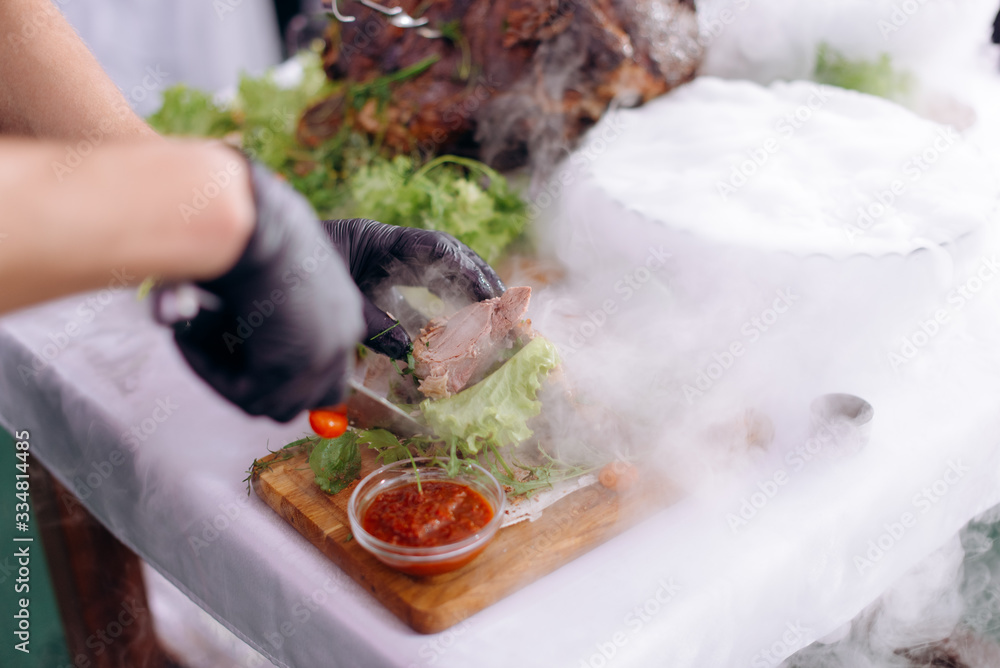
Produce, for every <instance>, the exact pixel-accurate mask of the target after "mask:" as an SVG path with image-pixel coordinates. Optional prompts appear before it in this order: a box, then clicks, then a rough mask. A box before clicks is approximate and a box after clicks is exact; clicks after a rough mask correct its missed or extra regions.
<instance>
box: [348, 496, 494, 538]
mask: <svg viewBox="0 0 1000 668" xmlns="http://www.w3.org/2000/svg"><path fill="white" fill-rule="evenodd" d="M491 519H493V506H492V505H491V504H490V502H489V501H487V500H486V499H485V498H483V495H482V494H480V493H479V492H477V491H476V490H474V489H472V488H471V487H469V486H468V485H463V484H461V483H457V482H451V481H448V480H433V481H430V480H429V481H427V482H424V483H422V484H421V485H417V483H415V482H411V483H407V484H405V485H400V486H398V487H394V488H392V489H388V490H386V491H384V492H382V493H380V494H379V495H377V496H376V497H375V498H374V499H372V502H371V505H369V506H368V511H367V512H366V513H365V515H364V519H363V520H362V523H361V525H362V526H363V527H364V529H365V531H367V532H368V533H370V534H371V535H372V536H374V537H375V538H378V539H379V540H383V541H385V542H387V543H391V544H393V545H408V546H412V547H433V546H437V545H444V544H447V543H455V542H458V541H460V540H463V539H465V538H468V537H469V536H472V535H475V533H476V532H477V531H479V530H480V529H482V528H483V527H484V526H486V525H487V524H489V521H490V520H491Z"/></svg>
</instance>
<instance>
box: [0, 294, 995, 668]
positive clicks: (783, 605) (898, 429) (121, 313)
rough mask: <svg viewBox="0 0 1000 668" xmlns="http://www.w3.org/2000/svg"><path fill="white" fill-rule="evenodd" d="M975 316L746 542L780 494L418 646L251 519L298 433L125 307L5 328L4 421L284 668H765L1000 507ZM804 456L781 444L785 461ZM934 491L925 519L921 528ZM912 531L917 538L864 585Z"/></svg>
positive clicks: (792, 485) (901, 382) (297, 541)
mask: <svg viewBox="0 0 1000 668" xmlns="http://www.w3.org/2000/svg"><path fill="white" fill-rule="evenodd" d="M990 289H991V290H992V288H990ZM983 295H984V296H983V298H982V299H979V300H977V301H975V302H973V303H972V304H971V305H970V306H969V308H968V309H967V310H966V311H965V312H964V313H963V314H962V317H961V318H960V319H958V320H956V321H955V322H954V323H953V324H952V326H951V327H950V328H949V330H948V332H945V333H943V334H941V335H940V336H938V338H937V339H936V340H935V342H934V346H930V347H928V348H927V349H926V350H925V351H923V353H922V355H921V357H920V358H919V360H917V361H916V363H915V364H913V365H912V366H911V367H910V370H909V371H908V372H907V373H904V374H902V375H899V376H894V377H891V378H889V377H886V378H877V377H873V378H869V379H867V380H865V381H863V382H862V383H861V385H859V386H858V387H857V389H858V393H859V394H862V395H863V396H865V397H866V398H868V399H869V400H870V401H871V402H872V403H873V405H875V407H876V412H877V420H876V422H875V429H874V432H873V435H872V441H871V443H870V445H869V446H868V447H867V449H865V450H864V451H863V452H862V453H860V454H859V455H857V456H856V457H853V458H850V459H846V460H841V461H839V462H825V461H824V462H818V461H816V462H811V463H810V464H809V465H808V466H805V467H802V468H801V470H798V471H793V470H786V473H787V482H786V483H784V484H782V485H781V487H780V490H779V492H778V493H776V494H774V495H773V496H772V497H771V498H770V499H769V500H768V502H767V504H766V505H765V506H764V507H763V509H761V511H760V512H759V513H758V516H757V517H755V518H754V519H753V521H752V522H749V523H748V526H747V527H746V528H745V529H744V530H741V531H739V532H734V531H733V530H732V529H731V528H730V524H729V521H728V520H727V517H728V515H729V514H730V513H734V512H739V508H740V505H741V502H742V499H744V498H747V497H748V495H749V494H751V493H753V492H754V491H756V490H757V489H758V486H757V483H758V482H760V481H763V480H766V479H767V478H768V477H773V476H772V474H773V472H774V471H770V470H766V469H765V470H755V471H752V472H750V473H748V474H746V475H744V476H743V477H742V480H736V481H734V484H733V485H732V486H731V487H730V489H727V490H722V491H718V490H717V491H716V492H713V493H710V494H707V493H706V494H696V495H694V496H692V497H689V498H688V499H687V500H686V501H683V502H681V503H679V504H677V505H675V506H673V507H671V508H670V509H668V510H666V511H665V512H662V513H660V514H658V515H656V516H655V517H653V518H652V519H650V520H648V521H647V522H645V523H643V524H641V525H639V526H638V527H636V528H634V529H632V530H630V531H628V532H626V533H625V534H623V535H622V536H620V537H619V538H617V539H615V540H613V541H611V542H609V543H607V544H605V545H604V546H602V547H600V548H598V549H595V550H593V551H592V552H590V553H589V554H587V555H585V556H583V557H581V558H579V559H577V560H576V561H574V562H572V563H571V564H570V565H568V566H565V567H563V568H561V569H559V570H558V571H556V572H555V573H553V574H551V575H549V576H548V577H546V578H544V579H542V580H540V581H538V582H536V583H534V584H531V585H529V586H527V587H525V588H524V589H522V590H521V591H520V592H518V593H516V594H514V595H512V596H510V597H509V598H507V599H505V600H503V601H501V602H499V603H497V604H496V605H493V606H492V607H490V608H488V609H487V610H485V611H484V612H482V613H480V614H477V615H475V616H473V617H472V618H471V619H469V620H468V621H467V622H465V623H463V624H460V625H459V626H457V627H455V628H454V629H453V630H451V631H447V632H445V633H443V634H440V635H437V636H421V635H419V634H416V633H414V632H413V631H411V630H409V629H408V628H407V627H406V626H405V625H403V624H402V623H401V622H400V621H398V620H397V619H396V618H395V617H393V616H392V615H391V614H390V613H389V612H388V611H387V610H385V609H384V608H383V607H382V606H381V605H380V604H379V603H378V602H376V601H375V600H374V599H373V598H372V597H371V596H370V595H369V594H368V593H366V592H365V591H364V590H362V589H361V588H360V587H359V586H357V585H355V584H354V583H353V582H352V581H350V580H349V579H347V578H346V576H344V575H343V574H342V573H341V572H340V571H339V570H338V569H337V568H336V567H334V566H333V565H332V564H331V563H330V562H329V561H328V560H327V559H326V558H325V557H323V556H322V555H321V554H320V553H319V552H318V551H317V550H316V549H314V548H313V547H312V546H311V545H309V544H308V543H307V542H306V541H305V540H304V539H303V538H301V537H300V536H299V535H298V534H297V533H296V532H295V531H294V530H293V529H292V528H291V527H290V526H289V525H287V524H286V523H285V522H284V521H283V520H281V519H280V518H279V517H278V516H277V515H276V514H275V513H273V512H272V511H271V510H270V509H269V508H268V507H267V506H265V505H264V504H263V503H262V502H260V501H259V500H258V499H257V498H256V497H255V496H251V497H249V498H248V497H247V491H246V487H245V483H244V482H243V478H244V477H245V471H246V469H247V466H248V465H249V464H250V462H251V461H252V459H253V458H255V457H257V456H260V455H262V454H263V453H265V452H266V450H267V448H268V446H270V447H271V448H272V449H273V448H276V447H279V446H281V445H283V444H284V443H286V442H288V441H289V440H291V439H293V438H295V437H297V436H299V435H300V434H302V433H303V432H304V431H305V430H306V428H307V426H306V423H305V421H304V420H302V419H299V420H298V421H296V422H293V423H292V424H290V425H284V426H281V425H277V424H275V423H273V422H270V421H268V420H265V419H250V418H248V417H246V416H245V415H243V414H241V413H240V412H239V411H237V410H236V409H235V408H233V407H231V406H229V405H227V404H226V403H225V402H223V401H222V400H220V399H218V398H217V397H215V396H214V395H213V394H212V392H211V391H210V390H209V389H207V388H206V387H205V386H204V385H202V384H201V382H200V381H199V380H198V379H197V378H195V377H194V376H193V375H192V374H191V373H190V372H189V371H188V369H187V367H186V366H185V365H184V363H183V361H182V360H181V358H180V357H179V356H178V354H177V352H176V351H175V350H174V348H173V346H172V343H171V341H170V338H169V336H168V333H167V331H165V330H163V329H161V328H159V327H157V326H155V325H153V324H152V323H151V322H150V320H149V318H148V316H147V314H146V306H145V305H144V304H139V303H137V302H136V301H135V299H134V295H133V293H131V292H125V291H117V292H116V291H114V290H108V291H103V292H98V293H93V294H90V295H79V296H74V297H71V298H68V299H65V300H62V301H59V302H55V303H51V304H49V305H46V306H43V307H40V308H38V309H35V310H30V311H24V312H21V313H18V314H14V315H12V316H8V317H7V318H6V319H4V320H3V321H0V419H2V422H3V424H4V426H6V427H7V428H8V429H11V430H15V429H16V430H22V429H27V430H29V431H30V434H31V438H30V440H31V444H32V445H31V448H32V453H33V454H34V455H35V456H36V457H37V458H38V460H39V461H41V462H42V463H43V464H44V465H45V466H46V467H47V468H48V469H49V470H50V471H52V472H53V473H54V474H55V476H56V477H57V478H59V479H60V481H61V482H63V483H64V484H65V485H66V486H67V487H70V488H73V489H75V490H76V493H77V494H78V495H79V497H80V498H81V499H82V501H83V503H84V504H85V505H86V506H87V508H88V509H89V510H90V511H91V512H92V513H93V514H94V515H95V516H96V517H97V518H99V519H100V520H101V521H102V522H103V523H104V524H105V525H106V526H107V527H108V528H109V529H110V530H111V531H112V532H113V533H114V534H115V535H117V536H118V537H119V538H120V539H121V540H122V541H123V542H125V543H126V544H127V545H129V546H130V547H131V548H132V549H134V550H135V551H136V552H138V553H139V555H141V556H142V558H144V559H146V560H147V561H148V562H149V563H150V564H152V565H153V566H154V567H155V568H156V569H157V570H159V571H160V572H161V573H163V574H164V575H165V576H166V577H167V578H168V579H170V580H171V581H172V582H174V583H175V584H176V585H177V586H178V587H180V588H181V589H182V590H183V591H185V592H186V593H187V594H188V595H189V596H191V597H192V599H194V600H195V601H196V602H198V603H199V604H200V605H201V606H202V607H203V608H205V609H206V610H208V611H209V612H210V613H211V614H212V615H213V616H215V617H216V618H217V619H219V620H220V621H222V622H223V623H224V624H225V625H226V626H228V627H229V628H230V629H232V630H233V631H235V632H236V633H237V634H238V635H240V636H241V637H242V638H244V639H246V640H247V641H248V642H249V643H250V644H251V645H253V646H254V647H256V648H258V649H260V650H261V651H262V652H263V653H264V654H266V655H267V656H268V657H269V658H271V659H272V660H273V661H274V662H275V663H276V664H278V665H282V666H297V667H299V668H312V667H314V666H320V665H323V666H363V667H365V668H375V667H378V666H412V665H418V666H420V665H436V666H456V667H459V666H462V667H467V666H472V665H475V666H494V665H495V666H508V665H539V666H541V665H544V666H569V667H573V668H577V667H578V666H582V665H590V666H601V665H606V664H607V661H606V659H605V658H604V657H605V656H607V655H613V664H607V665H615V666H637V667H644V668H645V667H648V666H654V665H656V666H673V667H677V666H699V667H705V666H748V665H753V666H760V665H776V662H777V661H778V660H780V659H781V658H782V657H783V656H785V655H788V654H790V653H791V652H793V651H794V650H796V649H798V648H799V647H802V646H804V645H806V644H808V643H809V642H811V641H812V640H814V639H816V638H818V637H822V636H824V635H826V634H828V633H830V632H831V631H833V630H835V629H836V628H837V627H838V626H840V625H841V624H843V623H844V622H846V621H847V620H849V619H851V618H852V617H853V616H854V615H855V614H857V613H858V611H859V610H861V609H862V608H863V607H864V606H865V605H867V604H868V603H870V602H871V600H872V599H873V598H874V597H875V596H876V595H877V594H878V593H879V592H881V591H883V590H884V589H885V588H887V587H888V586H889V585H890V584H891V583H892V582H893V581H894V580H895V579H896V578H898V577H899V576H900V575H901V574H902V573H904V572H905V571H906V570H907V569H908V568H910V567H911V566H912V565H913V564H914V563H916V562H917V561H918V560H920V559H921V558H922V557H923V556H924V555H926V554H928V553H930V552H931V551H933V550H934V549H936V548H937V547H938V546H940V545H941V544H943V543H944V542H945V541H947V540H948V539H949V538H950V537H951V536H953V535H954V533H955V532H956V531H957V530H958V529H959V528H960V527H961V526H962V525H963V524H964V523H965V522H966V521H967V520H968V519H969V518H970V517H971V516H972V515H973V514H975V513H976V512H979V511H981V510H984V509H986V508H988V507H990V506H992V505H993V504H995V503H997V502H998V501H1000V480H998V477H1000V476H998V472H1000V439H998V436H997V434H998V433H1000V432H998V430H997V427H998V422H1000V417H998V411H997V407H998V406H1000V347H998V346H996V345H994V344H993V341H996V340H1000V318H998V317H997V312H998V309H996V308H995V299H993V298H991V296H990V294H989V293H988V292H984V293H983ZM74 323H75V325H76V326H77V327H78V328H79V329H77V327H72V326H71V325H72V324H74ZM67 328H68V329H69V331H72V332H73V333H74V335H72V336H71V335H69V334H67V333H66V332H67ZM33 365H34V366H33ZM793 446H794V444H793V443H786V442H783V441H782V438H781V434H779V439H778V442H777V443H776V444H775V447H776V448H777V449H779V450H782V449H784V450H788V449H790V448H791V447H793ZM901 462H902V463H901ZM956 467H958V469H959V470H960V473H959V474H955V473H952V474H948V471H949V470H952V471H954V470H955V469H956ZM956 475H957V478H956ZM946 478H947V480H949V481H951V482H949V483H948V484H947V488H946V489H945V490H944V492H945V493H940V494H935V495H934V501H933V503H929V504H926V505H927V508H926V510H925V509H924V508H923V505H920V506H917V505H915V501H914V498H915V495H919V494H920V493H921V489H922V488H926V487H927V486H928V485H933V484H934V482H935V481H936V480H944V479H946ZM941 491H942V490H940V489H939V490H938V492H941ZM906 512H909V513H911V514H913V515H914V516H915V517H916V519H917V522H916V525H915V526H913V527H907V528H906V530H905V532H904V535H902V536H901V537H897V538H894V539H893V540H892V541H891V542H893V543H894V546H891V547H890V548H889V549H885V550H883V551H882V554H876V555H874V557H873V559H872V560H871V561H872V563H871V564H870V566H866V567H863V568H860V569H859V567H858V565H857V561H856V559H857V557H858V556H859V555H864V554H866V551H867V550H869V541H876V542H877V541H879V540H880V537H881V536H882V534H884V533H886V532H890V533H891V530H892V525H893V524H894V523H897V522H899V519H900V517H901V515H902V514H903V513H906ZM888 542H889V541H888V540H886V539H882V543H883V544H887V543H888ZM525 558H530V556H528V554H527V553H526V557H525Z"/></svg>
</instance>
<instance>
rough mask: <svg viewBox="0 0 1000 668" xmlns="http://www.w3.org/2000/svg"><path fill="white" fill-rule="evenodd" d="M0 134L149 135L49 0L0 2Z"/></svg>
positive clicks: (94, 139) (99, 137) (68, 136)
mask: <svg viewBox="0 0 1000 668" xmlns="http://www.w3.org/2000/svg"><path fill="white" fill-rule="evenodd" d="M0 133H4V134H16V135H24V136H33V137H40V138H41V137H47V138H53V139H64V140H81V139H86V140H88V141H90V142H91V143H100V142H102V141H104V140H113V139H136V138H140V137H156V134H155V133H154V132H153V131H152V130H151V129H150V128H149V126H147V125H146V124H145V123H144V122H143V121H142V119H140V118H139V117H138V116H136V115H135V113H133V112H132V110H131V108H130V107H129V105H128V102H127V101H126V100H125V98H124V96H123V95H122V94H121V92H120V91H119V90H118V89H117V88H116V87H115V85H114V83H112V81H111V80H110V79H109V78H108V76H107V75H106V74H105V73H104V71H103V70H102V69H101V67H100V65H99V64H98V63H97V60H96V59H95V58H94V56H93V55H92V54H91V53H90V51H89V50H88V49H87V47H86V46H85V45H84V44H83V42H82V41H81V40H80V38H79V37H78V36H77V34H76V33H75V32H74V31H73V28H72V27H71V26H70V25H69V24H68V23H67V22H66V20H65V19H64V18H63V16H62V14H61V13H60V12H59V10H58V9H57V8H56V7H55V6H54V5H53V3H52V2H51V0H3V2H0Z"/></svg>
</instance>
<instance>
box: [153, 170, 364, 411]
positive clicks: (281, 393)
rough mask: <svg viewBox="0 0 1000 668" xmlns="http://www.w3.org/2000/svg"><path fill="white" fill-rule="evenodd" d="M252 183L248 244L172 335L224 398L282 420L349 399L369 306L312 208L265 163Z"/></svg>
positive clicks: (206, 287)
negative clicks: (254, 219)
mask: <svg viewBox="0 0 1000 668" xmlns="http://www.w3.org/2000/svg"><path fill="white" fill-rule="evenodd" d="M250 180H251V186H252V188H253V195H254V203H255V205H256V211H257V222H256V228H255V229H254V232H253V234H252V236H251V238H250V242H249V244H248V245H247V247H246V250H244V252H243V255H242V256H241V257H240V259H239V260H238V261H237V262H236V265H235V266H234V267H233V268H232V269H230V270H229V271H228V272H227V273H226V274H224V275H223V276H221V277H219V278H217V279H214V280H211V281H205V282H202V283H198V284H197V286H198V288H200V290H202V291H205V292H207V293H209V294H208V295H204V293H202V294H203V297H202V298H201V299H200V300H199V301H201V302H202V303H203V304H206V305H207V308H203V309H201V311H200V312H198V313H197V315H195V316H194V317H193V318H192V319H191V320H190V321H182V322H177V323H176V324H174V325H173V327H174V338H175V339H176V341H177V345H178V346H179V347H180V350H181V352H182V353H183V355H184V357H185V358H186V359H187V361H188V363H189V364H190V365H191V367H192V368H193V369H194V370H195V371H196V372H197V373H198V375H200V376H201V377H202V378H203V379H205V381H206V382H208V384H209V385H211V386H212V387H213V388H215V389H216V390H217V391H218V392H219V393H220V394H222V395H223V396H224V397H226V398H227V399H229V400H230V401H232V402H233V403H234V404H236V405H237V406H239V407H240V408H242V409H243V410H245V411H246V412H247V413H250V414H252V415H268V416H270V417H272V418H274V419H275V420H280V421H283V422H284V421H288V420H291V419H292V418H294V417H295V416H296V415H298V414H299V413H300V412H301V411H302V410H306V409H312V408H317V407H322V406H332V405H334V404H337V403H340V401H341V400H342V398H343V396H344V391H345V386H346V385H345V384H346V381H347V376H348V374H349V373H350V370H351V368H352V365H353V361H354V354H355V347H356V346H357V343H358V341H360V340H361V338H362V336H363V334H364V327H363V324H364V323H363V320H362V300H361V294H360V293H359V292H358V289H357V287H355V285H354V282H353V281H352V280H351V276H350V275H349V274H348V272H347V269H346V267H345V266H344V262H343V260H342V258H341V257H340V255H338V254H337V253H336V252H335V251H334V250H333V248H332V247H331V246H330V242H329V240H328V239H327V236H326V234H325V233H324V229H323V227H322V226H321V225H320V223H319V221H318V220H317V219H316V216H315V214H314V213H313V210H312V208H311V207H310V206H309V203H308V202H307V201H306V200H305V199H304V198H303V197H302V196H301V195H299V194H298V193H297V192H295V190H294V189H293V188H292V187H291V186H289V185H288V184H287V183H285V182H284V181H281V180H280V179H278V178H276V177H275V176H274V175H273V174H271V173H270V172H269V171H267V170H266V169H265V168H263V167H261V166H259V165H254V164H251V166H250ZM189 287H190V286H189ZM168 296H169V294H168ZM163 298H164V294H163V293H161V294H159V295H157V300H158V302H160V301H161V300H162V299H163ZM154 309H155V311H156V313H157V317H158V318H160V319H165V318H164V316H163V315H162V314H163V312H164V307H162V306H161V305H160V304H159V303H157V304H154ZM191 310H194V309H191ZM169 320H171V321H172V320H173V318H170V319H169Z"/></svg>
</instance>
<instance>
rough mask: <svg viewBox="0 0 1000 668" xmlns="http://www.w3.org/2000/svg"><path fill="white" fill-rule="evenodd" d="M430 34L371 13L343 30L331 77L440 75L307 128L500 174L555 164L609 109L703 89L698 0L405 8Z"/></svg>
mask: <svg viewBox="0 0 1000 668" xmlns="http://www.w3.org/2000/svg"><path fill="white" fill-rule="evenodd" d="M398 4H399V6H401V7H402V8H403V9H404V10H406V11H407V12H409V13H410V14H412V15H414V16H422V17H426V18H428V19H429V24H428V27H429V28H432V29H434V30H436V31H438V32H439V33H441V36H440V37H438V38H428V37H427V36H426V35H427V34H428V33H427V32H426V31H417V30H414V29H404V28H398V27H394V26H392V25H389V24H388V22H387V21H386V18H385V17H384V16H382V15H381V14H378V13H376V12H374V11H372V10H370V9H367V8H365V7H363V6H362V5H360V4H357V3H352V4H350V9H351V13H352V14H354V15H355V16H356V17H357V20H356V21H355V22H353V23H344V24H341V23H339V22H337V21H333V22H332V23H331V25H330V29H329V31H328V34H327V46H326V49H325V52H324V66H325V68H326V70H327V72H328V74H329V75H330V77H331V78H333V79H338V80H339V79H344V80H346V81H348V82H368V81H372V80H374V79H375V78H376V77H379V76H384V75H388V74H393V73H396V72H399V71H401V70H403V69H404V68H406V67H409V66H412V65H414V64H416V63H419V62H421V61H423V60H424V59H426V58H428V57H437V58H438V60H437V61H436V62H435V63H434V64H433V65H432V66H431V67H430V68H429V69H427V70H426V71H424V72H423V73H421V74H419V75H418V76H415V77H413V78H410V79H406V80H404V81H401V82H398V83H394V84H393V85H392V87H391V88H390V89H387V90H383V91H380V95H381V97H379V99H378V100H376V99H370V100H369V101H368V104H367V105H365V106H364V107H363V108H361V109H357V110H355V109H345V108H344V105H343V104H342V98H338V97H336V96H335V97H332V98H329V99H327V100H322V101H319V102H318V103H316V105H315V106H314V107H313V108H312V109H311V110H309V111H308V112H307V113H306V114H305V115H304V116H303V119H302V121H301V122H300V125H299V134H300V138H302V139H303V140H304V141H312V142H315V141H319V140H322V139H323V138H324V137H329V136H332V134H333V132H334V131H335V129H336V127H339V124H341V123H345V122H346V123H350V124H352V125H353V126H354V127H355V128H356V129H358V130H361V131H363V132H367V133H370V134H371V135H373V136H378V137H379V138H380V140H381V141H382V142H383V145H384V146H386V147H388V148H390V149H393V150H395V151H397V152H399V153H407V154H408V153H411V152H413V151H416V150H419V151H421V152H423V153H425V154H428V153H434V154H440V153H459V154H464V155H471V156H474V157H478V158H480V159H482V160H484V161H485V162H488V163H490V164H492V165H494V166H496V167H499V168H509V167H514V166H517V165H520V164H523V163H525V162H527V161H528V159H529V158H530V159H532V160H533V161H534V162H535V163H536V164H551V163H552V162H553V161H554V160H555V158H556V157H557V156H558V155H560V154H561V153H562V152H563V151H564V150H565V149H566V148H568V147H569V146H571V145H572V143H573V141H574V140H575V139H576V138H577V137H579V136H580V135H581V134H582V133H583V132H584V131H585V130H586V129H587V128H589V127H590V126H591V125H593V124H594V123H595V122H596V121H597V120H598V119H599V118H600V117H601V115H602V114H604V112H605V111H606V110H607V109H608V107H609V105H612V104H620V105H635V104H639V103H641V102H644V101H646V100H649V99H650V98H653V97H655V96H657V95H660V94H662V93H664V92H666V91H668V90H670V89H671V88H673V87H675V86H677V85H679V84H681V83H683V82H685V81H687V80H689V79H690V78H692V77H693V76H694V73H695V69H696V68H697V66H698V64H699V62H700V60H701V57H702V42H701V41H700V40H699V33H698V22H697V17H696V14H695V9H694V2H693V0H575V1H574V0H435V1H434V2H430V3H426V2H422V1H421V0H400V1H399V2H398Z"/></svg>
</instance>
